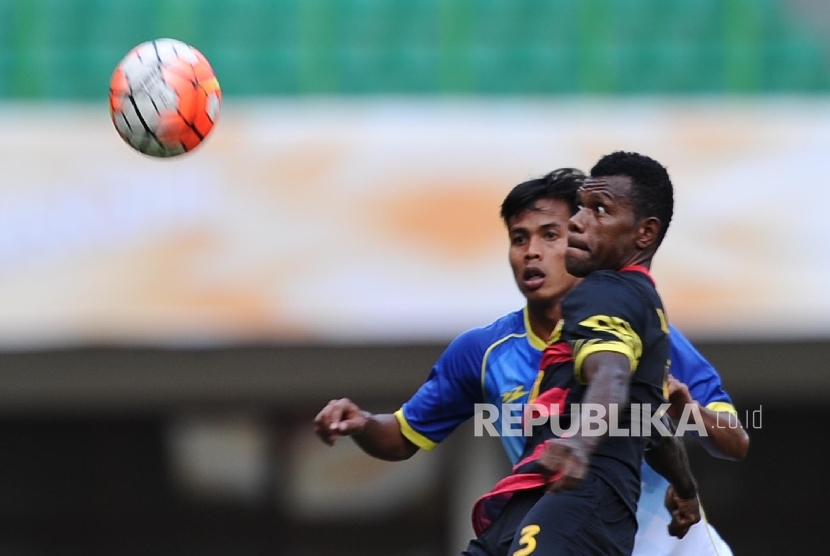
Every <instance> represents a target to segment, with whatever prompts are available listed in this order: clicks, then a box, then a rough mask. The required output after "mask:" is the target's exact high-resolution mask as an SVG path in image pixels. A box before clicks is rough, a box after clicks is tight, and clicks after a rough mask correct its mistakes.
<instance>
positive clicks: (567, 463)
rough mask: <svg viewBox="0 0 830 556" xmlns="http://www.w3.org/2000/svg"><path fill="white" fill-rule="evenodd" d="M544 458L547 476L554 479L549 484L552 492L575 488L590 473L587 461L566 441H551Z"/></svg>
mask: <svg viewBox="0 0 830 556" xmlns="http://www.w3.org/2000/svg"><path fill="white" fill-rule="evenodd" d="M543 459H544V462H543V468H544V469H545V475H546V478H547V479H548V480H551V479H554V480H553V481H552V482H551V483H550V485H549V486H548V490H549V491H550V492H561V491H563V490H569V489H573V488H575V487H576V486H577V485H578V484H579V482H580V481H582V480H583V479H584V478H585V475H586V474H587V473H588V465H587V462H586V461H584V460H583V459H582V458H581V457H580V456H579V454H577V453H575V452H574V451H573V449H572V448H571V447H570V446H568V445H566V444H564V443H559V442H551V443H550V444H549V445H548V449H547V451H546V454H545V457H544V458H543Z"/></svg>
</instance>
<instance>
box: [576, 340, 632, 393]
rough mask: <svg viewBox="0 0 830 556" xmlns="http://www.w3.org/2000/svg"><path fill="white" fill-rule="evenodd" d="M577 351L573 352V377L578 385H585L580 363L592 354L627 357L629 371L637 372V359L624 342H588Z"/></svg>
mask: <svg viewBox="0 0 830 556" xmlns="http://www.w3.org/2000/svg"><path fill="white" fill-rule="evenodd" d="M578 349H579V351H576V350H574V377H576V380H577V381H578V382H579V383H580V384H587V382H586V381H585V378H584V377H583V376H582V363H584V362H585V358H586V357H588V356H589V355H591V354H592V353H599V352H601V351H610V352H613V353H621V354H623V355H625V356H626V357H628V362H629V365H630V367H631V368H630V371H631V372H634V371H635V370H637V359H636V357H635V356H634V351H633V350H632V349H631V346H629V345H628V344H626V343H625V342H594V341H593V340H592V341H590V342H585V343H584V344H583V345H582V346H581V347H579V348H578Z"/></svg>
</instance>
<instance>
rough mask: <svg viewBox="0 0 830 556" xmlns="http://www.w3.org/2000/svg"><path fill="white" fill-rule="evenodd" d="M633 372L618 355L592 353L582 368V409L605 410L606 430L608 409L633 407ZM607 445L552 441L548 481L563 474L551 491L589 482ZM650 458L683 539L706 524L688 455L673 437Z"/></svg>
mask: <svg viewBox="0 0 830 556" xmlns="http://www.w3.org/2000/svg"><path fill="white" fill-rule="evenodd" d="M630 371H631V367H630V363H629V361H628V358H627V357H626V356H625V355H622V354H619V353H614V352H597V353H592V354H591V355H589V356H588V357H586V358H585V361H584V362H583V363H582V372H583V376H584V377H585V378H586V379H587V380H588V389H587V390H586V392H585V397H584V398H583V400H582V403H583V404H589V403H591V404H602V405H604V406H605V407H606V412H605V415H606V424H607V416H608V407H609V406H610V405H611V404H619V405H623V404H626V403H627V402H628V386H629V379H630V377H629V375H630ZM666 422H668V420H666ZM669 424H670V423H669ZM670 430H671V429H670ZM602 439H603V437H602V436H582V435H580V434H579V433H577V434H575V435H574V436H572V437H569V438H557V439H555V440H551V441H549V442H548V444H547V448H546V450H545V452H544V453H543V454H542V457H541V458H540V460H539V463H540V465H541V466H542V468H543V469H544V470H545V472H546V474H547V475H548V476H551V475H554V474H555V473H560V474H561V477H560V479H559V480H557V481H555V482H553V483H552V484H551V486H550V487H549V490H551V491H552V492H558V491H561V490H565V489H569V488H573V487H574V486H575V485H576V484H577V483H578V482H579V481H581V480H582V479H583V478H585V475H586V474H587V473H588V460H589V458H590V456H591V454H592V453H593V452H594V451H595V450H596V449H597V446H599V443H600V442H601V441H602ZM649 452H651V454H649V455H648V456H647V458H648V459H650V461H649V464H650V465H651V462H652V461H653V462H654V464H655V465H656V467H655V465H652V467H653V468H654V470H655V471H657V472H658V473H660V474H661V475H662V476H663V477H665V478H666V480H668V481H669V483H670V484H671V486H670V487H669V490H668V491H667V493H666V507H667V508H668V509H669V511H670V512H671V514H672V522H671V523H670V524H669V534H671V535H672V536H675V537H678V538H683V536H685V535H686V533H687V532H688V530H689V528H690V527H691V526H692V525H694V524H695V523H697V522H698V521H700V507H699V503H698V499H697V485H696V484H695V481H694V478H693V477H692V474H691V470H690V468H689V463H688V459H687V458H686V451H685V449H684V448H683V445H682V443H681V442H680V440H679V439H677V438H676V437H674V436H668V437H660V438H659V439H658V440H657V441H655V442H654V445H653V447H652V449H651V450H650V451H649Z"/></svg>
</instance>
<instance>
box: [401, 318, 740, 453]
mask: <svg viewBox="0 0 830 556" xmlns="http://www.w3.org/2000/svg"><path fill="white" fill-rule="evenodd" d="M669 329H670V331H671V334H670V338H671V362H672V364H671V372H672V373H673V374H674V376H675V378H677V379H678V380H680V381H681V382H684V383H686V384H687V385H688V386H689V391H690V392H691V395H692V398H694V399H696V400H698V401H700V403H701V404H702V405H704V406H706V407H707V408H709V409H712V410H714V411H731V412H734V411H735V409H734V407H732V400H731V399H730V398H729V396H728V395H727V393H726V392H725V391H724V389H723V387H722V385H721V380H720V377H719V376H718V373H717V371H715V369H714V368H713V367H712V365H710V364H709V362H708V361H706V359H704V358H703V356H702V355H700V353H698V352H697V350H696V349H695V348H694V347H693V346H692V345H691V344H690V343H689V341H688V340H687V339H686V338H684V337H683V335H682V334H681V333H680V332H679V331H678V330H677V329H675V328H674V327H672V326H671V325H669ZM545 345H546V342H545V341H543V340H542V339H541V338H539V337H538V336H536V335H534V334H533V332H532V331H531V330H530V324H529V322H528V317H527V308H525V309H523V310H519V311H514V312H512V313H509V314H507V315H505V316H503V317H501V318H499V319H498V320H496V321H494V322H493V323H491V324H490V325H488V326H485V327H481V328H474V329H472V330H468V331H467V332H464V333H463V334H461V335H460V336H458V337H457V338H456V339H455V340H453V342H452V343H451V344H450V345H449V346H448V347H447V349H446V350H445V351H444V353H443V354H442V355H441V357H440V358H439V359H438V361H436V363H435V365H434V366H433V368H432V370H431V372H430V374H429V377H428V378H427V380H426V382H425V383H424V384H423V385H422V386H421V387H420V388H419V389H418V391H417V392H416V393H415V395H414V396H412V398H411V399H410V400H409V401H407V402H406V403H405V404H404V405H403V407H402V408H401V409H399V410H398V411H396V412H395V416H396V417H397V418H398V422H399V423H400V426H401V431H402V432H403V434H404V436H405V437H406V438H407V439H409V440H410V441H411V442H412V443H413V444H415V445H416V446H418V447H419V448H421V449H424V450H432V449H433V448H435V446H436V445H437V444H438V443H440V442H441V441H442V440H444V439H445V438H446V437H447V436H449V434H450V433H451V432H452V431H453V430H455V428H456V427H457V426H458V425H460V424H461V423H463V422H464V421H466V420H467V419H469V418H471V417H472V416H473V414H474V411H475V408H474V405H475V404H477V403H489V404H493V405H496V406H499V407H500V406H501V405H502V404H507V403H511V404H512V403H515V404H523V403H527V402H528V395H529V393H530V390H531V389H532V388H533V384H534V382H535V380H536V377H537V375H538V373H539V365H540V363H541V360H542V351H543V350H544V348H545ZM495 427H496V430H498V431H500V430H501V414H499V417H498V420H497V421H496V422H495ZM501 441H502V444H503V446H504V450H505V452H506V453H507V456H508V457H509V458H510V461H511V463H513V464H515V463H516V462H518V461H519V458H520V457H521V454H522V452H523V451H524V442H525V438H524V437H522V436H502V437H501Z"/></svg>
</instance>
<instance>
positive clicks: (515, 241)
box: [511, 236, 525, 245]
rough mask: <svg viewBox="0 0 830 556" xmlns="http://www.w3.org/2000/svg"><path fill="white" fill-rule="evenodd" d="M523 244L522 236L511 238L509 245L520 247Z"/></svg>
mask: <svg viewBox="0 0 830 556" xmlns="http://www.w3.org/2000/svg"><path fill="white" fill-rule="evenodd" d="M524 242H525V238H524V237H523V236H513V239H512V240H511V243H512V244H513V245H522V244H523V243H524Z"/></svg>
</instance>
